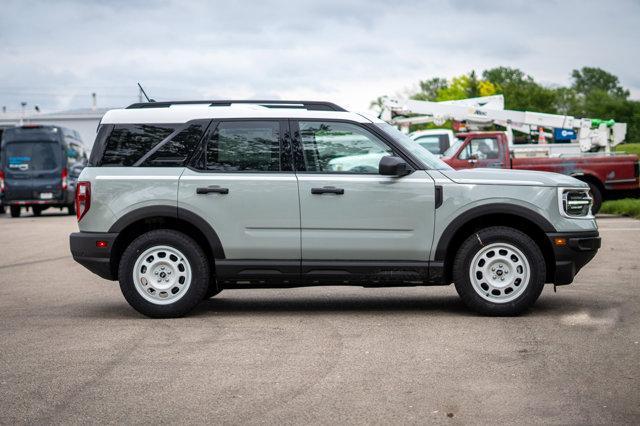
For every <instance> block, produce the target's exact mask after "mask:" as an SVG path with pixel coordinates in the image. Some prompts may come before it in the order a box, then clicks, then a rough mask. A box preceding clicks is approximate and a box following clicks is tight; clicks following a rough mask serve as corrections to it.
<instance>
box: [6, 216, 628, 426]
mask: <svg viewBox="0 0 640 426" xmlns="http://www.w3.org/2000/svg"><path fill="white" fill-rule="evenodd" d="M599 225H600V232H601V235H602V237H603V247H602V249H601V250H600V252H599V254H598V255H597V257H596V258H595V259H594V261H592V262H591V263H590V264H589V265H587V266H586V267H585V268H584V269H583V270H582V271H581V273H580V274H579V275H578V277H577V279H576V281H575V282H574V284H572V285H571V286H568V287H560V288H558V292H557V293H554V291H553V286H547V287H546V288H545V290H544V292H543V294H542V296H541V298H540V300H539V301H538V303H537V304H536V306H535V307H534V309H533V310H532V311H531V312H529V313H528V314H526V315H524V316H521V317H517V318H487V317H480V316H476V315H474V314H472V313H470V312H468V311H467V310H466V309H465V308H464V307H463V306H462V304H461V303H460V301H459V300H458V297H457V295H456V293H455V290H454V288H453V287H443V288H438V287H431V288H424V287H419V288H391V289H389V288H387V289H363V288H359V287H344V288H341V287H318V288H302V289H290V290H245V291H240V290H227V291H224V292H222V293H221V294H220V295H218V296H217V297H215V298H214V299H211V300H209V301H206V302H203V303H202V305H201V306H200V307H199V308H198V309H197V310H196V312H195V313H194V314H193V315H191V316H189V317H187V318H181V319H174V320H150V319H146V318H143V317H142V316H140V315H139V314H137V313H136V312H135V311H134V310H133V309H131V308H130V307H129V306H128V305H127V303H126V302H125V300H124V298H123V297H122V295H121V294H120V289H119V287H118V285H117V283H115V282H110V281H105V280H102V279H100V278H99V277H97V276H95V275H93V274H91V273H90V272H89V271H87V270H85V269H84V268H83V267H81V266H80V265H78V264H76V263H75V262H74V261H73V260H72V259H71V255H70V253H69V248H68V234H69V233H70V232H73V231H74V230H76V229H77V226H76V223H75V218H74V217H70V216H66V215H53V214H46V213H45V214H43V216H42V217H40V218H35V217H31V216H24V217H22V218H19V219H11V218H9V217H8V216H7V215H3V216H1V217H0V252H1V255H0V324H1V325H0V413H2V414H1V416H0V421H1V422H2V423H6V424H15V423H34V424H43V423H87V422H92V423H93V422H104V423H116V422H127V423H157V422H159V423H202V422H209V423H213V422H215V423H249V424H255V423H282V424H293V423H338V422H339V423H427V422H428V423H452V424H458V423H490V422H504V423H506V422H521V423H526V424H531V423H539V422H545V423H574V424H575V423H581V424H584V423H609V424H610V423H629V424H631V423H635V424H638V423H640V344H639V341H640V275H639V273H640V270H639V269H640V266H639V264H640V261H639V260H640V256H639V254H640V221H635V220H632V219H625V218H604V219H600V220H599Z"/></svg>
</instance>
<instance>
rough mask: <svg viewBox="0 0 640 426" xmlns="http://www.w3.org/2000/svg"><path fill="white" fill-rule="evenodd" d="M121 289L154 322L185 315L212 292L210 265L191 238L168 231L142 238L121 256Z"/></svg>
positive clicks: (155, 232) (136, 307) (156, 231)
mask: <svg viewBox="0 0 640 426" xmlns="http://www.w3.org/2000/svg"><path fill="white" fill-rule="evenodd" d="M118 279H119V281H120V289H121V290H122V294H123V295H124V297H125V299H127V302H129V304H130V305H131V306H132V307H133V308H134V309H135V310H137V311H138V312H140V313H141V314H144V315H147V316H149V317H155V318H172V317H179V316H182V315H185V314H186V313H188V312H189V311H191V310H192V309H193V308H194V307H195V306H196V305H197V304H198V303H200V302H201V301H202V299H203V298H204V297H205V294H206V292H207V290H208V288H209V262H208V260H207V256H206V255H205V253H204V251H203V250H202V249H201V248H200V246H199V245H198V244H197V243H196V242H195V241H194V240H193V239H191V238H190V237H188V236H186V235H185V234H183V233H181V232H177V231H173V230H169V229H158V230H153V231H149V232H147V233H145V234H142V235H141V236H139V237H138V238H136V239H135V240H133V242H132V243H131V244H130V245H129V246H128V247H127V248H126V250H125V251H124V253H123V254H122V257H121V261H120V268H119V270H118Z"/></svg>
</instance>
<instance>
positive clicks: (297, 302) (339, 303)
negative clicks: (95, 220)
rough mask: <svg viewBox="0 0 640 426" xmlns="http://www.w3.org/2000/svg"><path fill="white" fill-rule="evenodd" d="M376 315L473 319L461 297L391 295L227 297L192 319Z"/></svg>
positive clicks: (206, 305) (215, 300) (207, 305)
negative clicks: (212, 316)
mask: <svg viewBox="0 0 640 426" xmlns="http://www.w3.org/2000/svg"><path fill="white" fill-rule="evenodd" d="M352 312H357V313H373V312H393V313H399V312H401V313H408V312H431V313H442V314H456V315H460V314H462V315H473V314H472V313H470V312H469V311H468V310H467V309H466V307H465V306H464V305H463V304H462V302H461V301H460V299H459V298H458V297H457V296H433V295H431V296H430V295H428V294H425V295H424V296H411V297H396V296H389V295H380V296H375V295H374V296H372V295H370V294H367V295H363V296H360V295H338V296H330V297H326V298H325V297H317V296H314V297H309V298H305V297H286V296H285V297H283V296H277V297H269V296H268V295H266V294H265V297H242V298H235V297H225V295H224V293H221V294H220V295H219V296H216V297H214V298H212V299H209V300H205V301H204V302H202V303H201V304H200V305H199V306H198V307H197V308H196V309H195V310H194V312H193V313H192V315H197V316H206V315H208V314H210V313H215V314H220V313H227V314H234V315H235V314H250V315H261V314H268V315H272V314H279V313H282V314H287V315H289V314H292V313H293V314H295V313H299V314H323V315H324V314H330V315H331V314H345V313H352Z"/></svg>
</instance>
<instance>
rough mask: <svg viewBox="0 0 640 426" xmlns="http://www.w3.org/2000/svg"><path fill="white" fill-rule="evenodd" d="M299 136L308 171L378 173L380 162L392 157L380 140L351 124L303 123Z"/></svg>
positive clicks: (301, 123) (388, 149)
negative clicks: (385, 157) (383, 158)
mask: <svg viewBox="0 0 640 426" xmlns="http://www.w3.org/2000/svg"><path fill="white" fill-rule="evenodd" d="M300 137H301V140H302V149H303V152H304V162H305V166H306V170H307V171H309V172H328V173H331V172H334V173H340V172H347V173H378V164H379V163H380V159H381V158H382V157H384V156H387V155H393V154H392V151H391V149H390V148H389V147H388V146H387V145H386V144H384V143H383V142H382V141H381V140H379V139H378V138H377V137H375V136H374V135H372V134H371V133H369V132H368V131H366V130H364V129H362V128H361V127H359V126H356V125H354V124H349V123H338V122H318V121H301V122H300Z"/></svg>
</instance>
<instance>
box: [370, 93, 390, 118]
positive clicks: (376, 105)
mask: <svg viewBox="0 0 640 426" xmlns="http://www.w3.org/2000/svg"><path fill="white" fill-rule="evenodd" d="M387 99H388V96H378V97H377V98H375V99H374V100H372V101H371V102H370V103H369V109H373V110H374V111H376V112H377V113H378V115H380V114H381V113H382V110H383V109H384V102H385V101H386V100H387Z"/></svg>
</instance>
